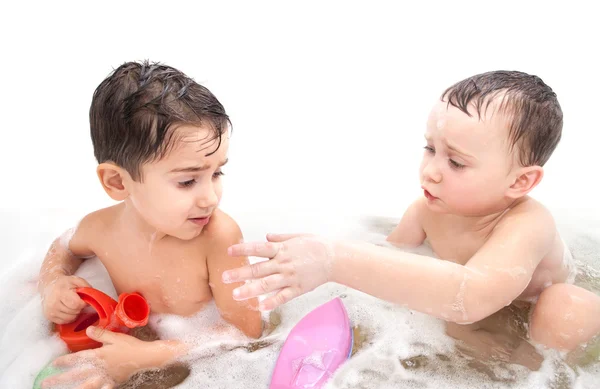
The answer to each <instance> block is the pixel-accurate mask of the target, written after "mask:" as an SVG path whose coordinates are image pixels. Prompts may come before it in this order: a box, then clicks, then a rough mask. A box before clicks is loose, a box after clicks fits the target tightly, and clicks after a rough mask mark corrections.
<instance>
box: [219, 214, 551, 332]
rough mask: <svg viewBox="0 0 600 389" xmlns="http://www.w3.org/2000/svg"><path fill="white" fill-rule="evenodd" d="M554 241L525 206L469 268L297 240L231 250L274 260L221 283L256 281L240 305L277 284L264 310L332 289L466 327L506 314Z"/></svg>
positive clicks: (544, 218) (364, 247) (545, 223)
mask: <svg viewBox="0 0 600 389" xmlns="http://www.w3.org/2000/svg"><path fill="white" fill-rule="evenodd" d="M534 231H535V232H534ZM555 234H556V230H555V226H554V221H553V219H552V216H551V215H550V214H549V212H548V211H547V210H545V209H543V208H542V207H536V206H529V205H527V204H522V205H521V206H518V207H516V208H514V209H513V210H511V211H510V212H509V213H507V214H506V215H505V216H504V217H503V219H502V220H501V221H500V222H499V223H498V225H497V226H496V227H495V229H494V231H493V234H492V236H491V237H490V238H489V239H488V241H487V242H486V243H485V244H484V246H483V247H482V248H481V249H480V250H479V251H478V252H477V253H476V254H475V255H474V256H473V257H472V258H471V259H470V260H469V261H468V263H467V264H466V265H464V266H463V265H460V264H456V263H453V262H449V261H443V260H438V259H435V258H431V257H426V256H422V255H416V254H411V253H406V252H402V251H398V250H392V249H388V248H383V247H379V246H375V245H372V244H366V243H336V242H328V241H326V240H323V239H321V238H315V237H313V238H310V237H300V238H293V239H289V240H285V241H282V242H280V243H272V242H267V243H246V244H240V245H235V246H233V247H232V248H230V253H231V254H232V255H249V256H250V255H252V256H260V257H265V258H272V259H271V260H270V261H266V262H260V263H256V264H254V265H251V266H246V267H243V268H239V269H235V270H233V271H231V272H228V273H225V274H224V278H225V279H226V280H227V282H239V281H244V280H249V279H253V278H254V279H258V280H256V281H255V282H253V283H250V284H246V285H244V286H242V287H240V288H239V289H238V290H239V293H237V294H236V297H237V298H239V299H240V300H242V299H245V298H250V297H254V296H258V295H261V294H264V293H269V292H272V291H273V289H272V288H270V287H269V285H268V284H267V283H265V282H264V278H265V277H268V276H270V275H276V276H277V277H279V278H280V282H279V283H278V285H277V286H278V289H279V288H281V291H280V292H278V293H277V295H275V296H273V297H270V298H268V299H266V300H265V301H264V302H262V304H261V306H262V307H264V308H265V309H273V308H274V307H276V306H278V305H280V304H283V303H285V302H287V301H289V300H291V299H292V298H295V297H297V296H299V295H301V294H303V293H306V292H308V291H309V290H312V289H314V288H315V287H317V286H318V285H320V284H322V283H324V282H327V281H334V282H337V283H340V284H344V285H347V286H349V287H351V288H354V289H358V290H360V291H363V292H365V293H368V294H371V295H373V296H375V297H379V298H382V299H385V300H388V301H392V302H395V303H398V304H402V305H406V306H407V307H408V308H410V309H413V310H416V311H419V312H423V313H427V314H430V315H433V316H436V317H439V318H442V319H444V320H448V321H453V322H456V323H462V324H466V323H471V322H475V321H478V320H481V319H483V318H485V317H487V316H489V315H491V314H492V313H494V312H496V311H498V310H499V309H501V308H503V307H505V306H507V305H508V304H510V303H511V302H512V301H513V300H515V299H516V298H517V297H518V296H519V295H520V294H521V293H522V292H523V290H525V288H526V287H527V285H528V284H529V282H530V280H531V277H532V274H533V272H534V270H535V269H536V267H537V265H538V264H539V262H540V261H541V260H542V258H543V257H544V255H545V254H546V253H547V252H548V250H549V247H550V246H551V243H552V241H553V239H554V238H555ZM325 270H326V271H327V272H326V274H322V273H323V271H325Z"/></svg>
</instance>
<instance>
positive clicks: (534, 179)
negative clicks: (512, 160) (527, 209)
mask: <svg viewBox="0 0 600 389" xmlns="http://www.w3.org/2000/svg"><path fill="white" fill-rule="evenodd" d="M543 177H544V168H542V167H541V166H527V167H524V168H520V169H519V170H518V171H517V176H516V179H515V181H514V182H513V184H512V185H511V186H510V188H508V191H507V194H506V195H507V196H508V197H511V198H514V199H517V198H520V197H523V196H525V195H526V194H528V193H529V192H531V190H532V189H533V188H535V187H536V186H537V185H538V184H539V183H540V181H542V178H543Z"/></svg>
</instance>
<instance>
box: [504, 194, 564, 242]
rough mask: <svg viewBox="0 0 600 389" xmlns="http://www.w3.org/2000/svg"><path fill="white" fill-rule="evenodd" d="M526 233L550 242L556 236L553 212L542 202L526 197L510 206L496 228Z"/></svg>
mask: <svg viewBox="0 0 600 389" xmlns="http://www.w3.org/2000/svg"><path fill="white" fill-rule="evenodd" d="M517 231H519V232H523V233H526V234H527V236H528V238H529V239H530V240H533V241H536V242H539V243H540V244H550V243H552V241H553V240H554V239H555V237H556V224H555V222H554V217H553V216H552V213H551V212H550V211H549V210H548V208H546V207H545V206H544V205H543V204H542V203H540V202H539V201H537V200H534V199H532V198H531V197H526V198H524V199H523V200H521V201H519V202H518V203H517V204H516V205H514V206H513V207H512V208H510V209H509V210H508V211H507V212H506V213H505V214H504V216H503V217H502V219H500V221H499V222H498V225H497V226H496V227H495V228H494V233H495V232H503V233H505V234H511V233H513V234H514V233H515V232H517Z"/></svg>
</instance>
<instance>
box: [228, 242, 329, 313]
mask: <svg viewBox="0 0 600 389" xmlns="http://www.w3.org/2000/svg"><path fill="white" fill-rule="evenodd" d="M267 240H268V242H261V243H240V244H236V245H233V246H231V247H230V248H229V250H228V253H229V255H230V256H234V257H235V256H254V257H262V258H268V259H269V260H268V261H263V262H259V263H255V264H253V265H248V266H244V267H240V268H237V269H233V270H229V271H226V272H224V273H223V282H225V283H234V282H240V281H249V280H250V281H252V282H249V283H246V284H245V285H243V286H240V287H239V288H237V289H235V290H234V291H233V298H234V299H236V300H246V299H249V298H253V297H258V296H260V295H263V294H267V293H271V292H275V291H277V293H276V294H275V295H274V296H271V297H268V298H267V299H265V300H264V301H262V302H261V303H260V305H259V309H260V310H264V311H268V310H272V309H274V308H276V307H278V306H280V305H282V304H285V303H287V302H288V301H290V300H292V299H293V298H296V297H298V296H300V295H302V294H304V293H306V292H309V291H311V290H313V289H315V288H316V287H318V286H320V285H322V284H324V283H326V282H328V281H330V279H331V267H332V263H333V260H334V257H335V245H334V243H333V242H330V241H327V240H325V239H323V238H320V237H316V236H310V235H298V234H296V235H278V234H268V235H267Z"/></svg>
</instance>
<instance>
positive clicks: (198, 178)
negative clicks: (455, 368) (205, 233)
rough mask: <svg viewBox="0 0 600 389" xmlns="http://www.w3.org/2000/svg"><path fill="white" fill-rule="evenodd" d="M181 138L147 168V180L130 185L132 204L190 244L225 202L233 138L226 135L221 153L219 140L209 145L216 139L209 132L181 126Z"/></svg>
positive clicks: (157, 226) (159, 228)
mask: <svg viewBox="0 0 600 389" xmlns="http://www.w3.org/2000/svg"><path fill="white" fill-rule="evenodd" d="M177 134H178V135H182V136H183V138H182V140H180V141H179V143H178V144H177V145H175V147H174V148H173V149H172V150H171V151H170V152H169V154H168V155H167V156H166V157H164V158H163V159H161V160H159V161H156V162H152V163H147V164H145V165H144V166H143V167H142V177H143V182H134V181H130V182H129V185H128V186H129V188H128V190H129V194H130V196H129V201H130V203H131V204H132V205H133V206H134V207H135V209H136V210H137V212H138V213H139V215H140V216H141V217H142V218H143V219H144V220H145V221H146V222H147V223H148V224H149V225H150V226H152V227H153V228H155V229H156V230H157V231H160V232H162V233H164V234H167V235H171V236H174V237H177V238H179V239H184V240H189V239H192V238H195V237H196V236H198V235H200V233H201V232H202V229H203V228H204V226H205V225H206V224H207V223H208V222H209V220H210V216H211V215H212V213H213V211H215V209H217V206H218V205H219V202H220V201H221V193H222V186H221V175H222V174H223V173H222V171H221V168H222V166H223V165H224V164H225V163H226V162H227V151H228V149H229V136H228V133H225V134H223V136H222V137H221V145H220V146H219V148H218V149H216V148H217V146H218V144H219V141H218V139H215V140H212V141H209V142H207V140H208V139H210V138H211V137H213V136H214V135H213V133H212V132H211V131H209V130H207V129H205V128H202V127H194V126H189V125H186V126H180V127H179V128H178V129H177ZM211 153H212V154H211ZM207 154H210V155H208V156H207Z"/></svg>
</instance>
